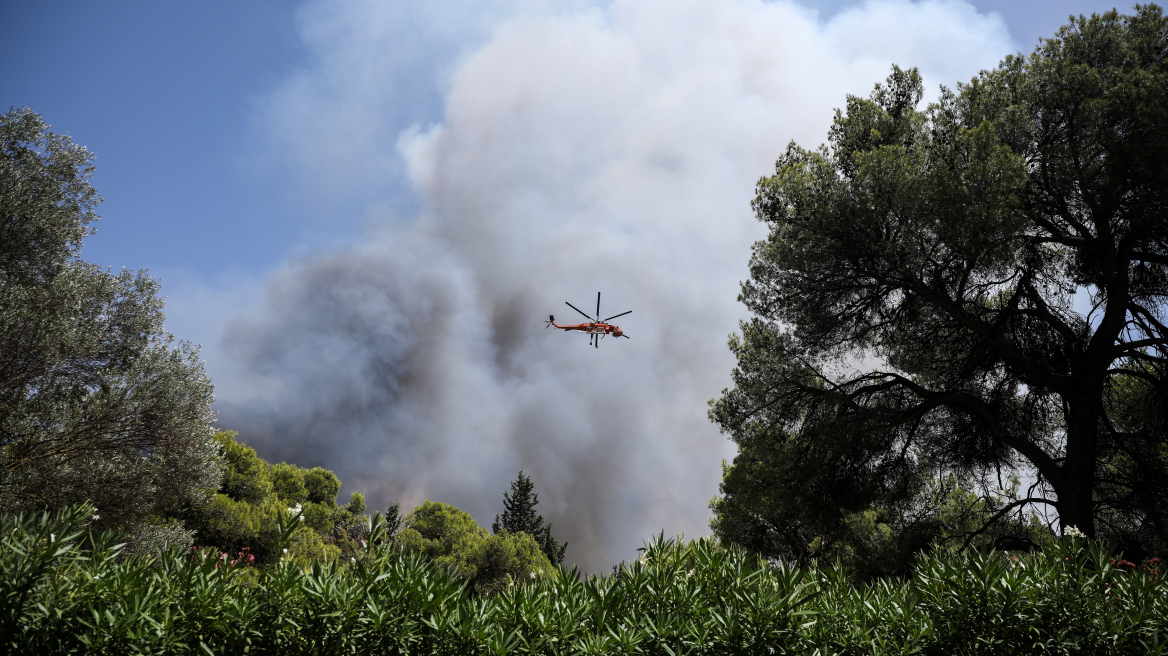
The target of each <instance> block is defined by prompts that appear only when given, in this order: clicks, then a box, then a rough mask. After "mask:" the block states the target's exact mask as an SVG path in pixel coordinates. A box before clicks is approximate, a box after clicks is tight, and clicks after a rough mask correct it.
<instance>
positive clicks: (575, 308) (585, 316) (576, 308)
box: [564, 301, 592, 321]
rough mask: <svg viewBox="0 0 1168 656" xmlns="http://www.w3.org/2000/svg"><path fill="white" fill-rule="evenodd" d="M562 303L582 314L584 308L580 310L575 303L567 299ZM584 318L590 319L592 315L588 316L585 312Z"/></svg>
mask: <svg viewBox="0 0 1168 656" xmlns="http://www.w3.org/2000/svg"><path fill="white" fill-rule="evenodd" d="M564 305H567V306H568V307H570V308H572V309H573V310H575V311H577V312H579V313H580V314H584V310H581V309H580V308H578V307H576V306H575V305H572V304H571V303H569V302H567V301H564ZM584 318H585V319H587V320H589V321H592V317H590V316H588V315H587V314H584Z"/></svg>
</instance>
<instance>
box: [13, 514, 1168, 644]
mask: <svg viewBox="0 0 1168 656" xmlns="http://www.w3.org/2000/svg"><path fill="white" fill-rule="evenodd" d="M447 508H448V507H447ZM438 510H439V511H441V512H434V513H432V514H431V516H432V517H442V518H443V520H444V521H445V520H451V521H449V522H445V523H447V524H458V525H459V526H464V525H465V522H462V523H459V520H461V519H462V518H461V517H460V516H458V515H457V514H456V513H452V512H449V511H447V510H444V509H438ZM91 512H92V511H91V509H89V508H86V507H83V508H79V509H75V510H69V511H64V512H61V513H57V514H54V515H48V514H44V515H22V516H18V517H15V518H9V519H6V520H2V523H0V540H2V543H0V641H2V643H0V644H3V647H2V649H3V650H5V651H7V652H9V653H86V654H125V653H140V654H149V653H177V654H187V653H204V654H240V653H250V654H280V655H295V654H340V653H390V654H402V653H409V654H460V655H463V654H465V655H469V654H503V653H511V654H769V653H778V654H782V653H787V654H814V653H818V654H871V655H873V656H883V655H884V654H913V653H919V654H938V655H940V654H946V655H947V654H994V655H998V654H1090V655H1095V654H1117V655H1118V654H1164V653H1166V652H1168V646H1166V644H1165V636H1168V604H1166V601H1168V595H1166V592H1168V587H1166V585H1165V583H1164V578H1163V577H1162V576H1161V573H1160V571H1159V568H1158V567H1157V564H1156V563H1154V562H1149V563H1146V564H1145V566H1144V567H1135V566H1133V565H1132V564H1131V563H1127V562H1126V561H1123V560H1121V559H1116V558H1113V557H1111V556H1110V555H1109V554H1108V553H1107V552H1106V551H1105V550H1103V549H1101V548H1099V547H1098V546H1097V545H1095V544H1092V543H1087V542H1086V541H1084V540H1081V539H1064V540H1062V541H1061V542H1060V543H1059V544H1057V545H1054V546H1052V547H1051V548H1050V549H1048V550H1047V552H1046V553H1044V554H1029V555H1017V554H1010V553H1005V552H984V553H970V554H966V555H954V554H952V553H947V552H944V551H938V552H935V553H934V554H932V555H929V556H925V557H922V558H920V559H919V560H918V563H917V566H916V568H915V570H914V572H913V574H912V576H911V577H909V578H906V579H897V580H890V579H886V580H879V581H876V582H874V583H872V584H868V585H859V586H857V585H855V584H854V583H853V582H852V581H851V580H850V579H849V578H848V577H847V576H845V575H844V574H843V571H842V570H839V569H816V568H803V569H801V568H795V567H787V566H774V565H769V564H766V563H763V562H760V561H758V560H757V559H755V558H753V557H751V556H749V555H747V554H746V553H745V552H743V551H741V550H738V549H736V548H723V547H720V546H718V545H717V544H715V543H713V542H711V541H709V540H703V541H698V542H690V543H681V542H678V541H674V540H667V539H663V538H661V537H658V538H656V539H654V540H651V541H650V542H649V543H648V544H647V545H646V547H645V549H644V554H643V556H642V557H641V558H640V559H639V560H638V561H635V562H632V563H626V564H623V565H621V566H620V567H618V568H617V569H616V570H615V571H614V573H613V574H612V575H610V576H603V577H599V576H597V577H589V576H585V577H582V576H580V575H579V574H578V572H577V571H576V570H574V569H573V570H568V569H566V568H559V569H558V570H556V572H555V573H554V574H552V575H550V576H547V577H543V578H541V577H536V578H535V579H527V580H512V581H510V582H509V583H508V584H506V585H503V586H500V587H499V588H498V589H497V590H496V591H495V593H494V594H493V595H492V596H489V597H487V596H481V595H473V594H471V593H470V588H469V585H468V583H467V581H466V580H465V579H463V578H460V577H459V576H457V575H456V574H455V572H454V571H452V569H449V568H444V567H440V566H437V565H436V564H435V563H433V562H432V561H430V560H429V559H427V558H426V557H425V556H423V555H422V554H421V553H418V552H416V551H410V550H404V549H398V548H395V547H394V546H393V544H392V541H391V540H390V538H389V534H388V532H387V531H386V530H385V527H384V525H383V524H381V523H380V519H377V520H374V522H375V523H374V524H373V525H372V526H370V527H368V528H369V536H370V539H369V540H368V542H367V543H366V544H365V545H364V547H362V549H361V550H360V551H359V552H356V553H355V554H354V556H352V560H340V561H337V560H334V561H329V562H320V561H318V562H316V563H314V564H313V565H311V566H309V567H301V566H298V565H297V564H296V563H295V561H294V560H293V559H292V558H291V557H286V558H283V559H281V560H279V561H278V562H276V563H274V564H272V565H267V566H260V567H249V566H246V564H247V562H248V561H249V559H248V558H247V556H246V554H225V553H220V552H218V551H214V550H209V551H208V550H202V551H196V552H193V553H192V552H186V551H183V550H178V549H174V550H170V551H168V552H166V553H164V554H162V555H161V556H159V557H157V558H154V559H148V558H130V559H125V558H118V557H116V556H117V554H118V547H117V546H116V545H114V544H113V543H112V542H113V538H112V536H111V534H108V533H107V534H100V535H90V536H88V537H87V538H86V536H85V528H86V526H85V525H86V523H87V521H88V519H89V516H90V513H91ZM464 527H465V526H464ZM302 530H303V527H301V526H300V523H299V521H293V520H291V519H290V518H289V517H287V516H282V517H281V518H280V519H279V522H278V526H277V539H276V546H277V547H278V549H279V551H280V553H283V549H285V548H288V547H289V546H294V544H293V541H294V540H295V536H296V534H297V533H298V532H299V531H302ZM419 535H421V533H419ZM83 538H86V539H83ZM435 540H436V541H437V539H436V538H435ZM86 544H88V545H91V546H83V545H86Z"/></svg>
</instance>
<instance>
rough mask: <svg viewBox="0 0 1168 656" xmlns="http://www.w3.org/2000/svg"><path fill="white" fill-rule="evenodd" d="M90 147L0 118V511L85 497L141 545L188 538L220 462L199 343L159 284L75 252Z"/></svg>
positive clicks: (20, 113)
mask: <svg viewBox="0 0 1168 656" xmlns="http://www.w3.org/2000/svg"><path fill="white" fill-rule="evenodd" d="M92 159H93V157H92V155H91V154H90V153H89V152H88V151H86V149H85V148H83V147H80V146H77V145H75V144H73V143H72V142H71V140H70V139H69V138H68V137H66V136H62V135H58V134H54V133H52V132H50V131H49V129H48V126H47V125H46V124H45V123H44V121H43V120H42V119H41V118H40V117H39V116H38V115H37V114H35V113H34V112H32V111H31V110H29V109H27V108H22V109H13V110H10V111H9V112H8V113H7V114H6V115H3V116H0V511H2V512H5V513H12V512H16V511H21V510H35V509H47V508H55V507H60V506H63V505H67V504H73V503H80V502H83V501H86V500H88V501H90V502H91V503H92V504H93V505H95V506H96V508H97V509H98V510H97V514H98V516H99V520H98V521H99V522H100V523H102V524H104V525H106V526H108V527H113V528H118V529H120V530H122V531H123V532H124V533H126V534H127V535H130V536H131V537H133V536H138V537H139V538H141V539H140V540H138V542H142V541H143V540H145V541H150V540H182V539H186V537H188V534H186V533H185V532H184V531H183V530H182V529H181V527H179V526H177V525H176V524H175V523H174V521H173V520H172V519H170V520H168V519H167V518H174V517H178V516H180V515H182V514H183V513H184V512H185V511H186V510H187V509H189V508H190V507H192V505H198V504H201V503H204V502H205V501H206V499H207V496H208V495H209V494H210V493H211V492H213V491H214V489H215V488H217V487H218V486H219V479H220V477H221V475H222V465H221V463H220V458H219V455H218V448H217V447H216V445H215V444H214V443H213V442H212V439H211V437H212V433H213V431H212V428H211V424H212V421H213V420H214V415H213V413H212V411H211V401H212V386H211V381H210V380H209V379H208V377H207V375H206V373H205V372H204V370H203V366H202V364H201V362H200V361H199V359H198V349H197V348H195V347H193V346H192V345H191V344H189V343H187V342H183V341H177V340H175V339H174V338H173V337H172V336H170V335H169V334H167V333H166V332H165V330H164V329H163V319H164V316H163V313H162V309H163V299H162V298H161V297H160V296H159V286H158V282H157V281H156V280H154V279H153V278H151V277H150V276H148V275H146V274H145V273H144V272H136V273H135V272H130V271H126V270H123V271H121V272H119V273H112V272H110V271H108V270H105V269H102V268H101V267H98V266H96V265H94V264H91V263H88V262H85V261H83V260H82V259H81V258H80V249H81V245H82V241H83V239H84V238H85V237H86V236H87V235H89V234H91V233H92V232H93V228H92V223H93V222H94V221H96V220H97V219H98V215H97V213H96V206H97V204H98V203H99V202H100V201H101V199H100V198H99V197H98V196H97V194H96V192H95V191H94V189H93V187H92V186H91V185H90V183H89V178H90V176H91V174H92V172H93V166H92Z"/></svg>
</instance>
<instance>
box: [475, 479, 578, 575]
mask: <svg viewBox="0 0 1168 656" xmlns="http://www.w3.org/2000/svg"><path fill="white" fill-rule="evenodd" d="M537 505H539V495H538V494H536V493H535V485H534V484H533V483H532V482H531V477H529V476H527V475H526V474H524V473H523V470H520V471H519V476H518V477H517V478H516V479H515V480H514V481H513V482H512V483H511V491H510V492H503V512H502V514H499V515H495V521H494V522H492V523H491V532H492V533H496V534H497V533H502V532H507V533H521V532H522V533H526V534H528V535H530V536H531V537H533V538H535V541H536V542H538V543H539V546H540V549H542V550H543V553H544V555H546V556H547V558H548V560H549V561H551V563H552V564H553V565H559V564H560V563H562V562H564V552H565V551H567V549H568V543H566V542H565V543H563V544H560V543H559V542H558V541H557V540H556V538H555V536H553V535H552V525H551V524H546V525H545V524H544V522H543V515H540V514H538V513H537V512H535V507H536V506H537Z"/></svg>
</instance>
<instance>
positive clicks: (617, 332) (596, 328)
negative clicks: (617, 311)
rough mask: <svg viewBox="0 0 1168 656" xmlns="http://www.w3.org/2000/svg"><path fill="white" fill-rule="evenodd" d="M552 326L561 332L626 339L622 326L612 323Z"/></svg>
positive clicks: (553, 322) (555, 324)
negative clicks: (567, 331) (568, 331)
mask: <svg viewBox="0 0 1168 656" xmlns="http://www.w3.org/2000/svg"><path fill="white" fill-rule="evenodd" d="M551 324H552V326H553V327H555V328H559V329H560V330H579V331H580V332H582V333H588V334H589V335H612V336H613V337H624V335H625V333H624V331H623V330H621V329H620V326H614V325H612V324H610V323H566V324H563V325H560V324H558V323H556V322H555V321H552V322H551Z"/></svg>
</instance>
